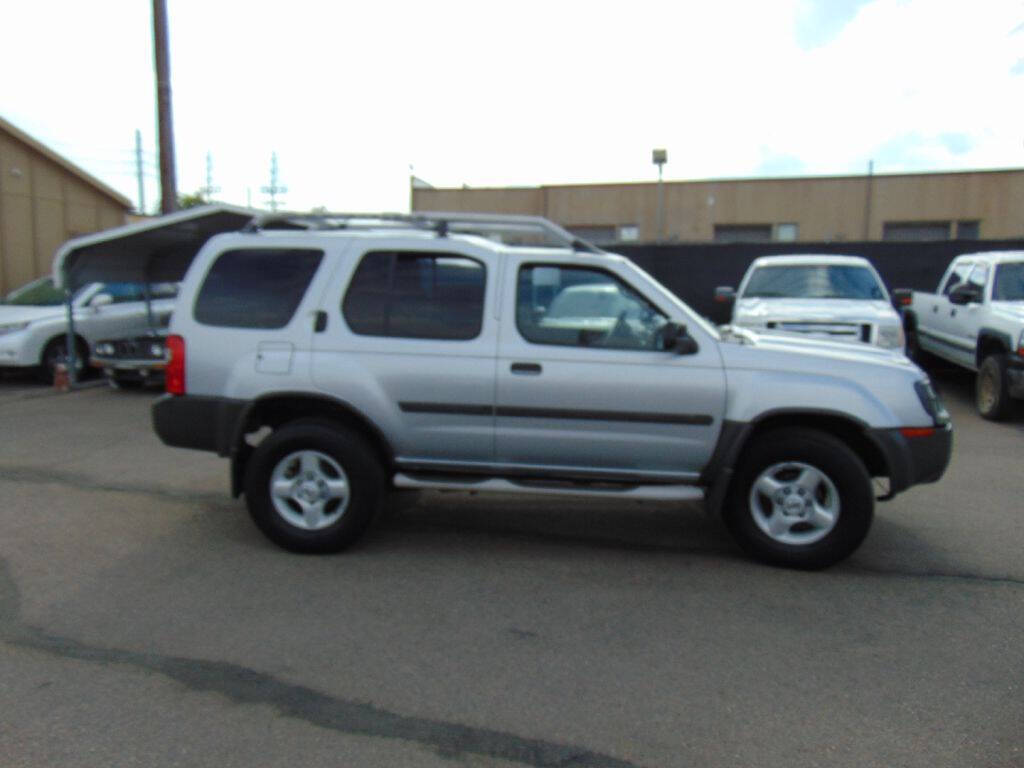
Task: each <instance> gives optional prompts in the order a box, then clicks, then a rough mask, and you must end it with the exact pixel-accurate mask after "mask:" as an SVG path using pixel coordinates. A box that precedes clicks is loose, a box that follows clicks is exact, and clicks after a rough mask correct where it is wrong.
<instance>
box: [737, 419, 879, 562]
mask: <svg viewBox="0 0 1024 768" xmlns="http://www.w3.org/2000/svg"><path fill="white" fill-rule="evenodd" d="M755 439H756V442H755V443H753V445H751V446H750V447H749V448H748V449H747V450H745V451H744V454H743V456H742V457H741V459H740V462H739V465H738V466H739V469H738V471H737V472H736V474H735V476H734V478H733V482H732V485H731V487H730V489H729V494H728V496H727V497H726V502H725V507H724V510H723V517H724V521H725V524H726V526H727V527H728V529H729V531H730V532H731V533H732V535H733V537H734V538H735V539H736V541H737V543H738V544H739V545H740V546H741V547H742V548H743V549H744V550H745V551H746V552H747V553H748V554H750V555H751V556H753V557H755V558H757V559H759V560H763V561H765V562H768V563H772V564H774V565H782V566H787V567H790V568H802V569H819V568H827V567H828V566H830V565H833V564H835V563H838V562H839V561H840V560H843V559H845V558H846V557H848V556H849V555H850V554H851V553H853V551H854V550H856V549H857V547H859V546H860V544H861V542H863V541H864V537H865V536H867V533H868V530H869V529H870V528H871V521H872V519H873V517H874V506H875V500H874V494H873V491H872V486H871V478H870V476H869V475H868V472H867V469H866V468H865V467H864V463H863V462H862V461H861V460H860V457H859V456H857V454H856V453H854V452H853V451H852V450H851V449H850V448H849V447H847V446H846V444H844V443H843V442H841V441H840V440H838V439H837V438H835V437H833V436H832V435H829V434H827V433H824V432H819V431H817V430H813V429H803V428H787V429H779V430H776V431H773V432H768V433H766V434H764V435H762V436H760V437H757V438H755Z"/></svg>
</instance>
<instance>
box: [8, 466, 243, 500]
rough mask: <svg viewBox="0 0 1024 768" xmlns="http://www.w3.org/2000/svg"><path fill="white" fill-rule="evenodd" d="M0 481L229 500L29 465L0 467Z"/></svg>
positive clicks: (221, 495)
mask: <svg viewBox="0 0 1024 768" xmlns="http://www.w3.org/2000/svg"><path fill="white" fill-rule="evenodd" d="M0 473H2V479H3V480H4V481H8V482H16V483H31V484H34V485H63V486H67V487H69V488H75V489H76V490H86V491H112V492H114V493H133V494H139V495H141V496H150V497H153V498H157V499H161V500H165V501H196V502H202V503H210V502H217V503H225V502H228V501H230V500H231V499H230V497H229V496H228V494H226V493H214V492H210V493H197V492H196V491H189V490H179V489H176V488H166V487H161V486H158V485H141V484H137V483H111V482H107V481H102V480H97V479H96V478H94V477H91V476H90V475H86V474H82V473H79V472H69V471H67V470H59V469H46V470H43V469H39V468H37V467H31V466H19V465H12V464H0Z"/></svg>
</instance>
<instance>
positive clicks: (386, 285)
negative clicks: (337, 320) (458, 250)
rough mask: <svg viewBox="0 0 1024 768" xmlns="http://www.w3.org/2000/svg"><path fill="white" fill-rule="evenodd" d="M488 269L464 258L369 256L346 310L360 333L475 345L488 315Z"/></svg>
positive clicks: (395, 254)
mask: <svg viewBox="0 0 1024 768" xmlns="http://www.w3.org/2000/svg"><path fill="white" fill-rule="evenodd" d="M485 285H486V270H485V268H484V265H483V264H481V263H480V262H478V261H475V260H473V259H469V258H466V257H465V256H461V255H458V254H453V253H452V254H449V253H435V252H429V253H426V252H422V251H372V252H370V253H367V254H366V255H365V256H364V257H363V259H362V261H360V262H359V266H358V267H357V268H356V271H355V274H354V275H353V276H352V282H351V283H350V284H349V287H348V291H346V293H345V298H344V300H343V301H342V304H341V309H342V313H343V314H344V315H345V322H346V323H348V326H349V328H351V329H352V331H353V332H354V333H358V334H360V335H364V336H397V337H403V338H409V339H446V340H461V341H465V340H468V339H474V338H476V337H477V336H479V335H480V329H481V327H482V325H483V314H484V286H485Z"/></svg>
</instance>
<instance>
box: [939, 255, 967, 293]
mask: <svg viewBox="0 0 1024 768" xmlns="http://www.w3.org/2000/svg"><path fill="white" fill-rule="evenodd" d="M972 266H974V265H973V264H972V263H971V262H969V261H961V262H960V263H959V264H957V265H956V266H955V267H953V271H952V272H950V273H949V277H947V278H946V283H945V284H944V285H943V286H942V290H941V291H939V293H941V294H942V295H943V296H949V292H950V291H952V290H953V289H954V288H956V287H957V286H958V285H960V283H962V282H963V281H964V278H966V277H967V273H968V272H970V271H971V267H972Z"/></svg>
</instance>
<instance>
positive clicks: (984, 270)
mask: <svg viewBox="0 0 1024 768" xmlns="http://www.w3.org/2000/svg"><path fill="white" fill-rule="evenodd" d="M967 282H968V283H970V284H971V285H973V286H974V287H975V288H978V289H980V290H984V289H985V283H987V282H988V264H975V265H974V269H972V270H971V274H969V275H968V276H967Z"/></svg>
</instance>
